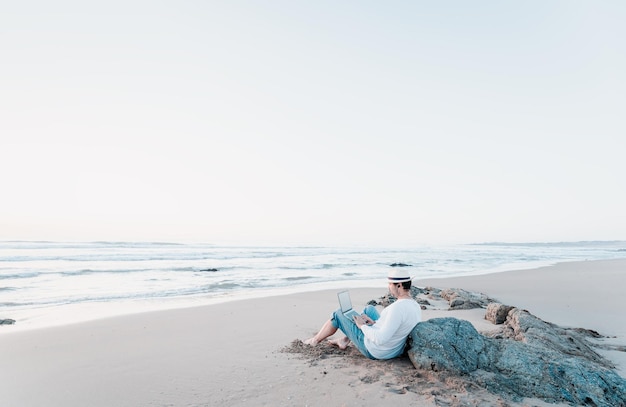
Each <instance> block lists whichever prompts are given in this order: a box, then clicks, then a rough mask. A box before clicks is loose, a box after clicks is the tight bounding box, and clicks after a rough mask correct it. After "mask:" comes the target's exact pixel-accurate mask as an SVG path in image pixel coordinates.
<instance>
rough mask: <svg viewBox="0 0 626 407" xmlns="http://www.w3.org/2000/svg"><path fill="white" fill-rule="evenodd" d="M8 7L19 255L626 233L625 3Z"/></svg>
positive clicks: (8, 199) (11, 202)
mask: <svg viewBox="0 0 626 407" xmlns="http://www.w3.org/2000/svg"><path fill="white" fill-rule="evenodd" d="M0 13H1V14H0V61H1V63H0V174H1V177H2V178H1V186H0V191H1V192H0V240H71V241H76V240H133V241H134V240H149V241H201V242H209V243H218V244H219V243H227V244H233V243H235V244H237V243H240V244H260V245H271V244H321V245H325V244H342V245H344V244H345V245H353V244H356V245H379V246H381V245H383V246H394V245H403V246H404V245H413V244H441V243H469V242H484V241H510V242H524V241H573V240H617V239H626V187H625V182H624V177H625V175H626V159H625V157H624V156H625V153H626V131H625V130H626V123H625V117H626V115H625V114H624V110H625V107H626V25H625V24H624V21H626V3H625V2H623V1H618V0H616V1H570V0H567V1H544V0H541V1H524V2H510V1H508V2H502V1H473V2H470V1H465V0H463V1H428V2H427V1H390V2H383V1H373V0H371V1H367V0H359V1H356V0H355V1H307V2H305V1H294V0H286V1H236V0H235V1H200V0H197V1H191V0H190V1H170V2H166V1H147V0H145V1H141V0H124V1H118V0H113V1H107V2H85V1H67V0H59V1H54V2H51V1H15V2H4V4H3V5H2V8H1V11H0Z"/></svg>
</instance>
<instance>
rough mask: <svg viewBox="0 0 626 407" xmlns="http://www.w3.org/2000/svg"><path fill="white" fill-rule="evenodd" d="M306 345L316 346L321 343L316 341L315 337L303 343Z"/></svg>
mask: <svg viewBox="0 0 626 407" xmlns="http://www.w3.org/2000/svg"><path fill="white" fill-rule="evenodd" d="M302 343H304V344H305V345H310V346H316V345H317V344H318V343H319V342H318V341H316V340H315V337H313V338H309V339H307V340H306V341H302Z"/></svg>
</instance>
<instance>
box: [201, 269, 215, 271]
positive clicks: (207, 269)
mask: <svg viewBox="0 0 626 407" xmlns="http://www.w3.org/2000/svg"><path fill="white" fill-rule="evenodd" d="M200 271H218V270H217V269H202V270H200Z"/></svg>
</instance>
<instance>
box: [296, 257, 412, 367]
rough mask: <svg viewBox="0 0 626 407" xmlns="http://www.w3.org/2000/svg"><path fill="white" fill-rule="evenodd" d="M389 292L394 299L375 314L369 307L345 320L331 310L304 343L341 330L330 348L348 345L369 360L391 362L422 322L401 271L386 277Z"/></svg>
mask: <svg viewBox="0 0 626 407" xmlns="http://www.w3.org/2000/svg"><path fill="white" fill-rule="evenodd" d="M387 279H388V283H389V292H390V293H391V295H393V296H394V297H396V298H397V300H396V301H395V302H394V303H393V304H391V305H389V306H388V307H386V308H385V309H383V311H382V313H381V314H380V315H379V314H378V311H377V310H376V308H374V307H373V306H371V305H368V306H367V307H365V310H364V311H363V314H362V315H360V316H355V317H354V318H353V319H349V318H348V317H346V316H345V315H343V313H342V312H341V309H338V310H337V311H335V312H334V313H333V315H332V317H331V318H330V319H329V320H328V321H326V323H324V325H323V326H322V328H321V329H320V331H319V332H318V333H317V334H316V335H315V336H314V337H312V338H309V339H307V340H306V341H304V343H305V344H307V345H311V346H315V345H317V344H319V343H320V342H321V341H323V340H324V339H326V338H328V337H329V336H331V335H333V334H334V333H335V332H337V330H341V331H342V332H343V333H344V334H345V335H346V336H345V337H344V338H341V339H337V340H330V341H329V342H330V343H332V344H333V345H336V346H338V347H339V348H341V349H345V348H346V347H347V346H348V344H349V343H350V342H352V343H354V344H355V346H356V347H357V348H358V349H359V351H361V353H362V354H363V355H365V356H367V357H368V358H370V359H391V358H395V357H397V356H400V355H402V353H403V352H404V346H405V344H406V339H407V337H408V336H409V334H410V333H411V331H412V330H413V328H415V325H417V323H418V322H420V321H421V320H422V309H421V308H420V306H419V304H418V303H417V302H416V301H415V300H414V299H413V298H412V297H411V277H410V276H409V273H408V271H406V270H405V269H398V268H394V269H392V270H391V271H390V272H389V274H388V277H387Z"/></svg>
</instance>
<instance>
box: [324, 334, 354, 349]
mask: <svg viewBox="0 0 626 407" xmlns="http://www.w3.org/2000/svg"><path fill="white" fill-rule="evenodd" d="M328 343H330V344H331V345H335V346H336V347H338V348H339V349H341V350H346V348H347V347H348V344H350V339H349V338H348V337H347V336H344V337H343V338H341V339H329V340H328Z"/></svg>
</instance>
